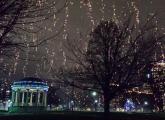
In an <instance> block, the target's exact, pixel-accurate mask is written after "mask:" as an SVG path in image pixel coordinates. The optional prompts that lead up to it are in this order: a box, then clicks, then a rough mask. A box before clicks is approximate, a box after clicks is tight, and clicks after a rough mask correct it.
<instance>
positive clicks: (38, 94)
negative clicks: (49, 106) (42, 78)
mask: <svg viewBox="0 0 165 120" xmlns="http://www.w3.org/2000/svg"><path fill="white" fill-rule="evenodd" d="M37 106H40V92H39V91H38V92H37Z"/></svg>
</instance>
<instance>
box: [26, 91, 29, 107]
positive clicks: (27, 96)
mask: <svg viewBox="0 0 165 120" xmlns="http://www.w3.org/2000/svg"><path fill="white" fill-rule="evenodd" d="M28 103H29V89H27V92H26V106H29V104H28Z"/></svg>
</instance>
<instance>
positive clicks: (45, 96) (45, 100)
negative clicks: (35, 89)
mask: <svg viewBox="0 0 165 120" xmlns="http://www.w3.org/2000/svg"><path fill="white" fill-rule="evenodd" d="M44 94H45V95H44V106H45V107H46V105H47V92H44Z"/></svg>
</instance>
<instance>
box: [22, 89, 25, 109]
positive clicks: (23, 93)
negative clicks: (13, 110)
mask: <svg viewBox="0 0 165 120" xmlns="http://www.w3.org/2000/svg"><path fill="white" fill-rule="evenodd" d="M24 98H25V92H24V91H23V92H22V106H24Z"/></svg>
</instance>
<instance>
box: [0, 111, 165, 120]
mask: <svg viewBox="0 0 165 120" xmlns="http://www.w3.org/2000/svg"><path fill="white" fill-rule="evenodd" d="M109 116H110V118H111V119H110V120H165V113H120V112H113V113H112V112H111V113H110V114H109ZM70 119H71V120H104V114H103V113H101V112H100V113H98V112H43V113H7V112H0V120H70Z"/></svg>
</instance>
